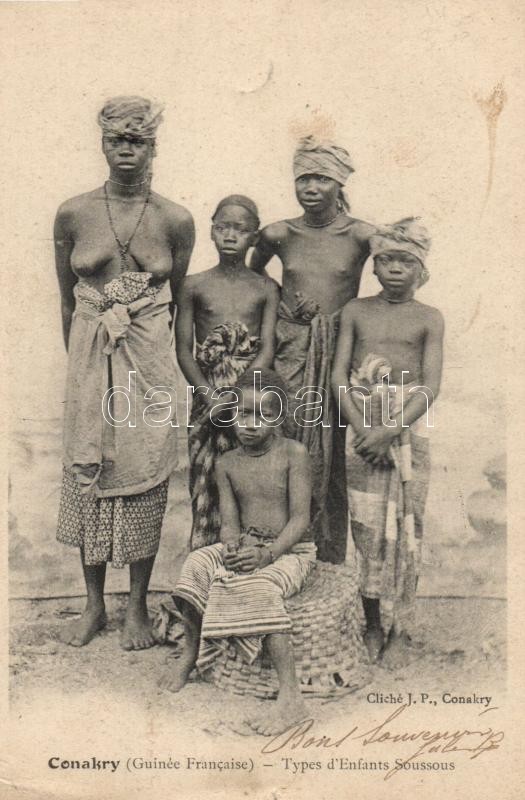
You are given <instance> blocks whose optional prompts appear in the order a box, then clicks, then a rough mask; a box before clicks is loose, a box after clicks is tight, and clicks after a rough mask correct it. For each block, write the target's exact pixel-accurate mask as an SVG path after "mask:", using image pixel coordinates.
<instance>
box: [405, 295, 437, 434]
mask: <svg viewBox="0 0 525 800" xmlns="http://www.w3.org/2000/svg"><path fill="white" fill-rule="evenodd" d="M444 331H445V323H444V320H443V315H442V314H441V312H440V311H438V309H437V308H430V309H429V319H428V327H427V331H426V333H425V341H424V344H423V356H422V368H421V373H422V377H423V385H422V387H421V389H418V387H415V389H418V391H414V392H412V394H411V395H409V396H410V399H409V400H408V402H407V403H406V405H405V407H404V408H403V415H402V416H401V412H399V413H398V414H396V415H395V416H394V420H395V421H396V425H397V426H398V429H399V430H398V433H399V431H400V429H401V421H402V422H403V424H404V426H405V427H408V426H409V425H412V423H413V422H415V421H416V419H419V417H421V416H423V414H425V412H426V411H427V408H430V406H431V405H432V403H433V402H434V400H435V399H436V397H437V396H438V394H439V390H440V387H441V372H442V368H443V335H444ZM428 390H430V391H428Z"/></svg>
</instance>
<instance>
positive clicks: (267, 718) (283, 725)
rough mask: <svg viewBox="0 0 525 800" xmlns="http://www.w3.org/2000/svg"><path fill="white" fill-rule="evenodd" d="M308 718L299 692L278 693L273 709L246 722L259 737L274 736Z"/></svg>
mask: <svg viewBox="0 0 525 800" xmlns="http://www.w3.org/2000/svg"><path fill="white" fill-rule="evenodd" d="M309 717H310V715H309V712H308V709H307V708H306V705H305V703H304V700H303V698H302V697H301V694H300V692H297V693H293V694H289V695H288V694H283V692H280V693H279V697H278V698H277V701H276V703H275V707H274V708H273V709H272V710H271V711H270V710H268V712H267V713H261V714H260V715H258V716H257V717H252V718H250V719H248V720H246V722H247V724H248V725H249V726H250V728H252V730H253V731H255V733H259V734H261V736H276V735H277V734H278V733H282V732H283V731H286V730H288V728H291V727H292V725H296V724H297V723H298V722H302V721H303V720H304V719H309Z"/></svg>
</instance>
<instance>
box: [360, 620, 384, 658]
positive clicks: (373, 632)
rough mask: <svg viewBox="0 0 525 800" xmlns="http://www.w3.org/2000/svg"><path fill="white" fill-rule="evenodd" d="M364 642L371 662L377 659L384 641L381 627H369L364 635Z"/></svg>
mask: <svg viewBox="0 0 525 800" xmlns="http://www.w3.org/2000/svg"><path fill="white" fill-rule="evenodd" d="M363 638H364V642H365V645H366V649H367V650H368V657H369V659H370V663H371V664H375V663H376V661H377V660H378V658H379V656H380V654H381V651H382V649H383V646H384V643H385V635H384V633H383V631H382V629H381V628H370V629H369V630H367V631H366V633H365V635H364V637H363Z"/></svg>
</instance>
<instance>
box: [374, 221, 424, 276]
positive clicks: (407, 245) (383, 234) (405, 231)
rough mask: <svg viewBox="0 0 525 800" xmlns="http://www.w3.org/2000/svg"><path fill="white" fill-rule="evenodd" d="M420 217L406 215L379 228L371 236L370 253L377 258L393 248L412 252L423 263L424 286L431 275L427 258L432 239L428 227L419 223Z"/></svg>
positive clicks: (421, 274)
mask: <svg viewBox="0 0 525 800" xmlns="http://www.w3.org/2000/svg"><path fill="white" fill-rule="evenodd" d="M418 219H419V217H406V218H405V219H401V220H399V222H394V223H393V224H392V225H384V226H382V227H379V228H377V232H376V233H374V234H373V235H372V236H371V237H370V255H371V256H372V257H373V258H375V257H376V256H378V255H381V253H388V252H390V251H391V250H398V251H402V252H404V253H410V254H411V255H413V256H415V257H416V258H417V259H418V261H419V263H420V264H421V273H420V276H419V286H422V285H423V284H424V283H426V282H427V281H428V279H429V277H430V274H429V272H428V269H427V268H426V266H425V260H426V257H427V255H428V251H429V250H430V244H431V240H430V236H429V233H428V231H427V229H426V228H425V227H424V225H420V224H419V222H418Z"/></svg>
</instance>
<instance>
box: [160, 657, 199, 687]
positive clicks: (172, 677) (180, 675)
mask: <svg viewBox="0 0 525 800" xmlns="http://www.w3.org/2000/svg"><path fill="white" fill-rule="evenodd" d="M194 666H195V654H194V653H187V652H186V653H185V652H183V653H182V654H181V656H180V658H178V659H177V660H176V661H175V666H174V668H173V669H172V670H170V671H169V672H166V673H165V674H164V675H163V676H162V677H161V679H160V681H159V686H160V688H161V689H167V690H168V692H180V690H181V689H182V688H183V686H185V685H186V683H187V681H188V678H189V677H190V673H191V671H192V669H193V667H194Z"/></svg>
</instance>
